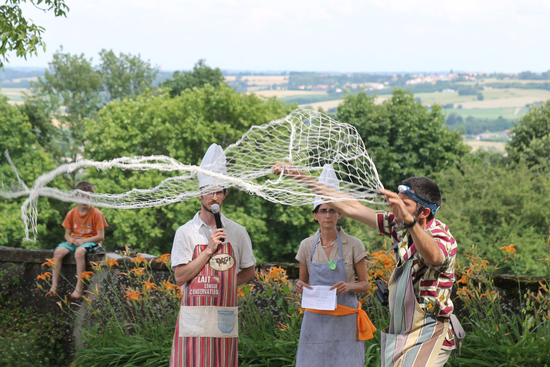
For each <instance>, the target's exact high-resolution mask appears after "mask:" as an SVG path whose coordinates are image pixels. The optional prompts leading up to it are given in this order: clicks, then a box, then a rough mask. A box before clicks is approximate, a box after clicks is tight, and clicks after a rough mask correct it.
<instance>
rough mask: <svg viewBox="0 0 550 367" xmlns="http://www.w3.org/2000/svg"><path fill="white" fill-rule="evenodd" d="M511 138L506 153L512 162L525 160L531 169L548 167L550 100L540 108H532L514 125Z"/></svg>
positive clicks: (549, 156) (549, 162) (549, 152)
mask: <svg viewBox="0 0 550 367" xmlns="http://www.w3.org/2000/svg"><path fill="white" fill-rule="evenodd" d="M510 136H511V139H510V142H509V143H508V145H507V146H506V152H507V153H508V157H510V159H511V160H512V161H514V162H519V161H520V160H522V159H523V160H525V162H527V164H528V165H529V166H530V167H532V166H534V165H536V164H541V165H542V166H543V167H547V166H548V165H549V164H550V100H548V101H546V102H544V103H543V104H542V106H540V107H532V108H531V110H530V111H529V112H528V113H527V114H526V115H525V116H523V118H522V119H521V121H520V122H519V123H515V124H514V128H513V129H512V131H511V133H510Z"/></svg>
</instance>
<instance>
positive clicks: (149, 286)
mask: <svg viewBox="0 0 550 367" xmlns="http://www.w3.org/2000/svg"><path fill="white" fill-rule="evenodd" d="M142 283H143V285H144V286H145V289H146V290H151V289H157V285H156V284H155V283H151V282H147V281H145V280H144V281H143V282H142Z"/></svg>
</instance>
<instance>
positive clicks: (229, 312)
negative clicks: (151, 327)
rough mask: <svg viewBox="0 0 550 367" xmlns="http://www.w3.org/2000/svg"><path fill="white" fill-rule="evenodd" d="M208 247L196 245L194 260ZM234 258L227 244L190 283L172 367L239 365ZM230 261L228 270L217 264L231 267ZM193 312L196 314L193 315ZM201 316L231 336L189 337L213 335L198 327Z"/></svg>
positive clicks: (173, 352)
mask: <svg viewBox="0 0 550 367" xmlns="http://www.w3.org/2000/svg"><path fill="white" fill-rule="evenodd" d="M206 247H207V245H197V246H195V250H194V252H193V259H195V258H197V257H198V256H199V254H200V253H201V252H202V251H204V250H205V249H206ZM227 255H228V256H230V257H231V259H229V258H228V256H227ZM234 258H235V255H234V252H233V247H232V246H231V244H230V243H225V242H223V243H222V244H221V245H220V246H219V247H218V250H217V251H216V253H215V254H214V255H213V256H212V258H211V260H210V261H209V262H208V263H206V265H205V266H204V267H203V268H202V270H201V272H200V273H199V274H198V275H197V276H196V277H195V278H194V279H193V280H191V281H189V282H188V283H187V287H185V290H184V292H183V297H182V298H181V308H180V313H179V315H178V322H177V324H176V331H175V334H174V341H173V343H172V353H171V355H170V367H236V366H238V344H237V343H238V338H237V333H238V320H237V312H236V307H237V267H236V266H235V262H234ZM228 260H229V261H232V264H233V265H232V266H231V267H230V268H229V269H227V270H223V269H220V267H219V266H218V265H217V264H216V262H215V261H218V263H220V264H221V265H224V263H225V265H226V266H225V267H227V262H228ZM215 268H217V269H219V270H215ZM222 268H223V266H222ZM189 310H192V311H193V312H194V313H191V314H189V312H188V311H189ZM201 314H202V315H207V316H206V317H208V318H209V319H210V320H209V321H210V322H211V323H212V326H214V327H215V328H216V329H218V328H219V330H217V331H218V332H221V333H222V335H223V333H226V332H227V335H228V336H222V337H210V336H195V337H188V336H185V335H190V334H193V333H194V334H193V335H204V334H205V333H206V334H209V331H207V330H205V329H204V328H203V327H202V326H201V325H200V324H199V325H197V324H196V319H197V317H199V316H197V317H195V316H196V315H201ZM194 323H195V324H194Z"/></svg>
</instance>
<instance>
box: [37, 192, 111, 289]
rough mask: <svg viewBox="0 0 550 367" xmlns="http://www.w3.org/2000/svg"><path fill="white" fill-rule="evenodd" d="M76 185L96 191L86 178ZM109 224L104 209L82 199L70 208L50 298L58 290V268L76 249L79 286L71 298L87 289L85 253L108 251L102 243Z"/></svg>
mask: <svg viewBox="0 0 550 367" xmlns="http://www.w3.org/2000/svg"><path fill="white" fill-rule="evenodd" d="M76 189H77V190H80V191H85V192H91V193H93V192H94V187H93V185H92V184H91V183H89V182H87V181H82V182H79V183H78V184H77V185H76ZM76 195H77V197H83V198H85V197H86V194H83V193H77V194H76ZM107 226H108V224H107V221H106V220H105V218H104V217H103V213H102V212H101V211H99V210H98V209H96V208H94V207H93V206H91V205H89V204H83V203H79V204H78V206H77V207H76V208H73V209H71V210H70V211H69V212H68V213H67V216H66V217H65V220H64V221H63V227H65V240H66V242H63V243H60V244H59V245H58V246H57V248H56V249H55V252H54V258H55V266H54V267H53V270H52V288H51V289H50V291H49V292H48V293H46V297H48V298H50V297H53V296H55V294H56V293H57V285H58V282H59V272H60V271H61V264H62V262H63V258H64V257H65V256H67V255H68V254H70V253H74V257H75V260H76V275H77V278H78V280H77V282H76V289H75V290H74V291H73V292H72V293H71V298H74V299H77V298H79V297H80V296H81V295H82V293H83V292H84V283H83V282H82V280H81V279H80V276H81V275H82V272H84V271H85V270H86V253H88V252H89V253H105V250H104V249H103V247H101V241H103V238H104V234H105V233H104V229H105V228H106V227H107Z"/></svg>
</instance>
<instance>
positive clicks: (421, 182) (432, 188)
mask: <svg viewBox="0 0 550 367" xmlns="http://www.w3.org/2000/svg"><path fill="white" fill-rule="evenodd" d="M403 185H407V186H409V187H410V188H411V191H414V193H415V195H416V196H418V197H419V198H420V199H422V200H424V201H426V202H428V203H430V204H435V205H437V206H438V207H439V206H441V191H440V190H439V186H437V184H436V183H435V181H434V180H431V179H429V178H428V177H409V178H407V179H406V180H405V181H403ZM417 205H420V204H417ZM433 217H434V214H433V213H432V212H431V211H430V215H429V216H428V220H431V219H432V218H433Z"/></svg>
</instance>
